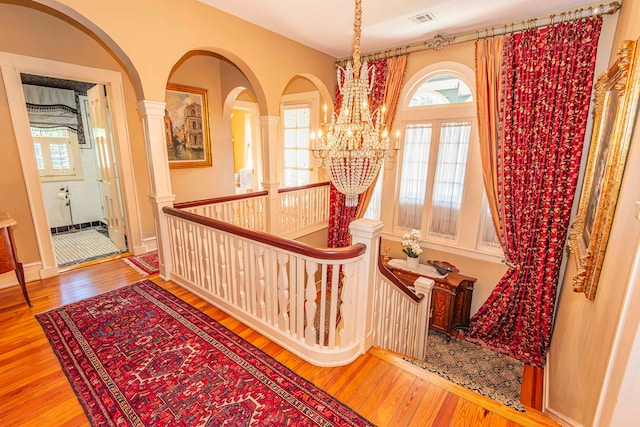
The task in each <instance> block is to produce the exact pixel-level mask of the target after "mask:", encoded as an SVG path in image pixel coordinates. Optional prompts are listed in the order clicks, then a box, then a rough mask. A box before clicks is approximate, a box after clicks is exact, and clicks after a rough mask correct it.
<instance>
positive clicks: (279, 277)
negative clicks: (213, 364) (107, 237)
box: [164, 208, 379, 366]
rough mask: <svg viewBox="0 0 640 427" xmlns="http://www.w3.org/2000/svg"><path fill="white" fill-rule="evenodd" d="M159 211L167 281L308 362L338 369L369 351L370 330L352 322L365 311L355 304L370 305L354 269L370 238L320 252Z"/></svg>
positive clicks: (365, 283)
mask: <svg viewBox="0 0 640 427" xmlns="http://www.w3.org/2000/svg"><path fill="white" fill-rule="evenodd" d="M164 212H165V218H166V221H167V224H168V228H169V230H170V233H169V235H170V242H171V248H172V251H171V260H172V263H173V264H172V265H173V270H172V272H171V280H172V281H174V282H175V283H177V284H179V285H181V286H183V287H185V288H186V289H188V290H190V291H192V292H193V293H195V294H196V295H198V296H200V297H202V298H203V299H205V300H207V301H209V302H211V303H212V304H214V305H215V306H217V307H218V308H220V309H222V310H223V311H225V312H227V313H228V314H230V315H231V316H233V317H235V318H236V319H238V320H240V321H242V322H243V323H245V324H246V325H247V326H249V327H251V328H252V329H254V330H256V331H258V332H260V333H261V334H263V335H265V336H266V337H268V338H270V339H271V340H273V341H275V342H277V343H279V344H280V345H282V346H283V347H285V348H287V349H288V350H290V351H292V352H293V353H295V354H297V355H299V356H300V357H302V358H303V359H304V360H307V361H308V362H310V363H313V364H316V365H320V366H339V365H344V364H347V363H349V362H351V361H353V360H354V359H355V358H356V357H357V356H358V355H360V354H363V353H364V352H366V351H367V350H368V348H369V346H370V345H369V346H366V345H364V344H363V342H364V340H365V337H366V336H370V335H372V334H373V332H372V331H366V330H364V329H363V327H362V325H363V323H362V322H359V316H367V314H366V311H367V310H369V311H371V309H372V308H367V307H363V306H361V305H360V301H362V299H361V296H362V295H364V296H365V297H364V301H367V300H370V299H371V297H370V296H367V295H366V293H367V292H368V291H367V289H369V288H371V289H373V284H371V286H370V285H369V283H372V282H371V280H373V279H372V278H370V277H366V276H367V269H364V270H363V269H362V268H360V267H361V264H362V263H363V262H366V263H367V264H369V263H370V259H371V257H372V256H375V255H371V254H370V253H369V251H371V250H373V249H374V248H376V249H375V250H376V253H377V243H378V239H377V237H375V238H374V237H372V236H373V233H370V235H369V244H368V245H364V244H356V245H354V246H352V247H349V248H344V249H336V250H331V251H330V252H325V251H323V250H320V249H315V248H312V247H310V246H307V245H305V244H302V243H299V242H295V241H292V240H287V239H282V238H278V237H271V236H269V237H265V236H266V235H265V234H264V233H253V232H251V231H248V230H243V229H241V228H238V227H235V226H233V225H229V224H228V223H223V222H220V221H215V220H210V219H207V218H202V217H200V216H198V215H193V214H189V213H184V212H182V211H181V210H177V209H172V208H166V209H165V210H164ZM365 221H366V220H365ZM377 232H378V234H379V230H378V231H377ZM360 239H361V240H362V239H363V238H362V237H360ZM363 271H364V274H363ZM356 302H357V304H356ZM368 317H369V318H370V317H371V314H370V313H369V314H368Z"/></svg>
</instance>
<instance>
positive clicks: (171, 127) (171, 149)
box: [164, 83, 211, 168]
mask: <svg viewBox="0 0 640 427" xmlns="http://www.w3.org/2000/svg"><path fill="white" fill-rule="evenodd" d="M165 102H166V103H167V106H166V112H165V117H164V122H165V123H164V129H165V133H166V137H165V141H166V144H167V157H168V159H169V167H170V168H192V167H205V166H211V135H210V133H209V109H208V103H207V91H206V89H200V88H197V87H191V86H184V85H177V84H173V83H169V84H167V92H166V96H165Z"/></svg>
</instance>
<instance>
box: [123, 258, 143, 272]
mask: <svg viewBox="0 0 640 427" xmlns="http://www.w3.org/2000/svg"><path fill="white" fill-rule="evenodd" d="M122 261H124V262H126V263H127V265H128V266H129V267H131V268H133V269H134V270H135V271H137V272H138V273H140V274H142V275H143V276H148V275H149V273H147V272H146V271H144V270H143V269H141V268H140V267H138V266H137V265H135V264H134V263H133V262H132V261H130V260H129V258H123V259H122Z"/></svg>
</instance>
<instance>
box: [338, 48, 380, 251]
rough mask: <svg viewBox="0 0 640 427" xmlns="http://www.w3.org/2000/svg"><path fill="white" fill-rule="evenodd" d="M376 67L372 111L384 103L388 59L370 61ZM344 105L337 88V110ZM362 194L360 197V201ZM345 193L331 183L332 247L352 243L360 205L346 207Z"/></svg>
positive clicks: (371, 94)
mask: <svg viewBox="0 0 640 427" xmlns="http://www.w3.org/2000/svg"><path fill="white" fill-rule="evenodd" d="M371 65H373V67H375V68H374V73H375V75H374V83H373V89H372V90H371V93H370V94H369V106H370V108H371V111H374V110H375V109H376V108H379V107H381V106H382V104H383V103H384V91H385V86H386V81H387V60H386V59H381V60H377V61H371V62H369V66H371ZM341 105H342V96H341V95H340V92H339V91H338V89H337V88H336V104H335V112H336V113H339V112H340V107H341ZM361 197H362V195H360V196H359V197H358V204H359V203H360V199H361ZM344 199H345V195H344V194H342V193H341V192H339V191H338V190H337V189H336V187H335V186H334V185H333V184H330V190H329V230H328V237H327V246H328V247H330V248H343V247H345V246H349V245H350V244H351V236H350V235H349V224H351V221H353V220H354V219H356V215H357V213H358V206H353V207H346V206H345V205H344Z"/></svg>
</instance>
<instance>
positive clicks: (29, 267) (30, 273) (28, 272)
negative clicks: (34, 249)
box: [0, 262, 42, 289]
mask: <svg viewBox="0 0 640 427" xmlns="http://www.w3.org/2000/svg"><path fill="white" fill-rule="evenodd" d="M22 268H23V269H24V279H25V281H26V282H27V283H29V282H33V281H36V280H40V279H41V272H40V271H41V268H42V264H41V263H40V262H33V263H31V264H23V265H22ZM18 285H19V283H18V276H16V273H15V271H10V272H8V273H4V274H0V289H4V288H10V287H11V286H18Z"/></svg>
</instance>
